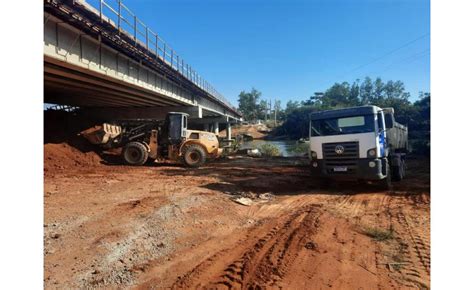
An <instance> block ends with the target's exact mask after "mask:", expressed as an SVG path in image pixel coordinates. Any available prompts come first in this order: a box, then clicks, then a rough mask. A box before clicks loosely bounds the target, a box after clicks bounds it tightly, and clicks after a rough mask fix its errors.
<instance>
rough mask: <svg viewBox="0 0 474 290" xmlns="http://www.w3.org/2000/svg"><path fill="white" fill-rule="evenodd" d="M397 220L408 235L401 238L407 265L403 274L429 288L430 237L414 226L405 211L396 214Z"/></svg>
mask: <svg viewBox="0 0 474 290" xmlns="http://www.w3.org/2000/svg"><path fill="white" fill-rule="evenodd" d="M396 221H397V223H398V224H399V225H400V226H401V228H402V231H403V234H402V235H401V236H403V237H407V238H408V239H406V238H405V240H400V241H399V242H400V245H401V247H402V249H401V251H402V253H403V254H404V257H405V258H406V263H407V265H406V267H402V269H401V272H402V274H404V275H406V276H407V278H408V277H409V278H408V279H407V280H409V281H412V282H415V283H416V284H418V285H419V286H421V287H423V288H429V284H427V283H429V277H430V269H431V258H430V243H429V237H427V236H426V234H424V231H419V230H417V229H416V228H415V227H413V223H412V220H411V218H410V216H408V215H407V214H405V213H404V212H403V211H399V212H398V213H397V214H396Z"/></svg>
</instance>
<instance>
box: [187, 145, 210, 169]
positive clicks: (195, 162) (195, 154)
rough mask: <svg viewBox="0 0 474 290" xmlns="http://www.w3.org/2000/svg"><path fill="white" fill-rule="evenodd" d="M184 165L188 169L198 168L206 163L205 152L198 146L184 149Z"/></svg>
mask: <svg viewBox="0 0 474 290" xmlns="http://www.w3.org/2000/svg"><path fill="white" fill-rule="evenodd" d="M183 160H184V164H186V165H187V166H189V167H194V168H196V167H199V166H201V165H203V164H204V163H206V152H205V151H204V149H203V148H202V147H201V146H199V145H189V146H186V148H185V149H184V154H183Z"/></svg>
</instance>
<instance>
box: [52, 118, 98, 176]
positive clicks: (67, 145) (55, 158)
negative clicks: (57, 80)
mask: <svg viewBox="0 0 474 290" xmlns="http://www.w3.org/2000/svg"><path fill="white" fill-rule="evenodd" d="M93 124H94V120H90V119H89V120H88V119H85V118H83V117H81V116H80V115H79V114H77V113H74V112H65V111H54V110H49V111H45V112H44V171H45V172H48V173H55V172H57V171H59V170H63V169H66V168H73V167H90V166H97V165H100V161H101V158H100V156H99V154H98V153H97V152H99V151H97V150H98V149H99V148H97V147H96V146H94V145H92V144H89V142H88V141H87V140H85V139H84V138H83V137H81V136H78V133H79V132H81V131H82V130H84V129H85V128H88V127H90V126H92V125H93Z"/></svg>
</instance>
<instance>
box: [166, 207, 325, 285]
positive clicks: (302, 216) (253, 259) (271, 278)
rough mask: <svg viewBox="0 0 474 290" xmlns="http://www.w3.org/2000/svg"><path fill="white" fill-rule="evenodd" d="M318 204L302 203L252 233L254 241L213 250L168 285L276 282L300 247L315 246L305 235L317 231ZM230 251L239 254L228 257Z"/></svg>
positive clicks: (289, 265) (265, 283) (270, 283)
mask: <svg viewBox="0 0 474 290" xmlns="http://www.w3.org/2000/svg"><path fill="white" fill-rule="evenodd" d="M320 207H321V205H319V204H311V205H309V206H305V207H303V208H301V209H299V210H297V211H296V212H294V213H293V214H291V215H289V216H288V217H286V219H285V221H284V223H283V225H281V226H279V225H276V226H274V227H272V228H271V229H270V230H269V231H268V232H266V234H264V236H263V237H261V238H258V235H256V236H255V237H254V239H255V238H256V239H257V241H256V242H253V244H251V243H250V245H248V244H247V243H245V244H242V245H241V246H237V248H232V249H227V250H224V251H222V252H219V253H217V254H215V255H214V256H212V257H211V258H209V259H207V260H206V261H204V262H203V263H201V264H199V265H198V266H197V267H195V268H194V269H193V270H192V271H190V272H189V273H187V274H186V275H185V276H184V277H183V278H182V279H179V280H178V281H176V283H175V284H174V285H173V287H172V288H175V289H178V288H199V287H203V288H218V289H219V288H223V289H225V288H232V289H236V288H237V289H239V288H249V289H259V288H261V287H267V286H271V287H275V286H277V285H278V282H279V281H281V280H282V279H283V278H284V277H285V275H286V274H287V273H286V272H287V270H288V269H289V268H290V267H291V265H292V264H293V262H294V261H295V259H296V257H297V256H298V255H299V254H300V252H301V250H302V249H303V248H304V247H307V248H311V247H315V245H314V244H312V243H311V242H310V241H309V237H310V236H311V235H313V234H314V233H315V232H316V231H317V228H318V223H319V216H320V215H321V214H322V213H321V211H320ZM241 242H242V241H241ZM239 244H240V243H239ZM232 252H234V253H235V252H238V253H241V254H238V255H237V257H236V258H235V259H232ZM229 258H230V259H229ZM216 264H217V267H216Z"/></svg>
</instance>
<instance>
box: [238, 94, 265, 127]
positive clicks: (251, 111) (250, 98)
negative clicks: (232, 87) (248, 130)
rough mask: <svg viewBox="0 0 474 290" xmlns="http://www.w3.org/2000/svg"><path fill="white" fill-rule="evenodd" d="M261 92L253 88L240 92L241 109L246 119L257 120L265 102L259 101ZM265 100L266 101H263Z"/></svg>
mask: <svg viewBox="0 0 474 290" xmlns="http://www.w3.org/2000/svg"><path fill="white" fill-rule="evenodd" d="M261 95H262V93H261V92H259V91H257V90H256V89H255V88H252V90H251V91H250V92H246V91H242V92H240V94H239V110H240V111H241V112H242V114H243V115H244V119H245V120H249V121H250V120H256V119H258V118H259V115H260V114H261V111H262V106H265V105H266V104H265V103H262V102H259V99H260V96H261ZM263 102H265V101H263Z"/></svg>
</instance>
